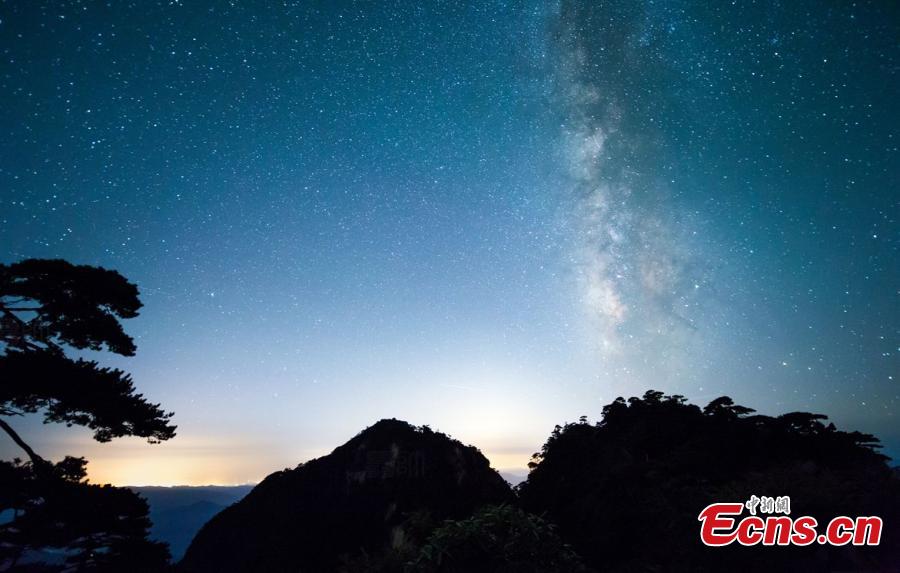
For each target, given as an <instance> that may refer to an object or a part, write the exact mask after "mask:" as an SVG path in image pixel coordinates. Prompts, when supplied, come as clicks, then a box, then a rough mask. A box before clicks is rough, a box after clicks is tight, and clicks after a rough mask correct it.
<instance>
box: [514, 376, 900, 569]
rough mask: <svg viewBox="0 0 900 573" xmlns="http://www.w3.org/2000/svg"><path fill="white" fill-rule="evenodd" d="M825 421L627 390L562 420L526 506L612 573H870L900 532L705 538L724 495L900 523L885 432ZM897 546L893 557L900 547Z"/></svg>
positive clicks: (795, 510) (540, 459)
mask: <svg viewBox="0 0 900 573" xmlns="http://www.w3.org/2000/svg"><path fill="white" fill-rule="evenodd" d="M825 421H826V417H825V416H823V415H820V414H811V413H807V412H792V413H787V414H784V415H781V416H776V417H770V416H762V415H758V414H755V412H754V410H752V409H751V408H747V407H743V406H739V405H736V404H735V403H734V402H733V401H732V400H731V398H728V397H727V396H723V397H721V398H717V399H715V400H713V401H712V402H710V403H709V404H708V405H707V406H706V407H705V408H702V409H701V408H699V407H697V406H695V405H692V404H688V403H687V401H686V400H685V399H684V397H682V396H678V395H673V396H666V395H664V394H663V393H662V392H658V391H652V390H651V391H648V392H647V393H645V394H644V396H643V397H641V398H636V397H634V398H630V399H628V400H627V401H626V400H625V399H623V398H618V399H616V400H615V401H613V402H612V403H610V404H608V405H607V406H605V407H604V408H603V410H602V418H601V420H600V421H599V422H597V423H594V424H591V423H589V422H588V421H587V419H586V418H582V419H581V420H580V421H579V422H577V423H572V424H566V425H564V426H557V427H556V428H555V429H554V431H553V432H552V433H551V435H550V437H549V438H548V440H547V442H546V443H545V444H544V446H543V448H542V449H541V451H540V452H538V453H536V454H535V455H534V458H533V461H532V464H531V467H532V471H531V472H530V474H529V476H528V479H527V481H526V482H524V483H523V484H521V486H520V487H519V489H518V492H519V498H520V502H521V503H522V506H523V507H524V508H525V509H527V510H529V511H532V512H534V513H537V514H540V515H544V516H545V517H546V518H547V519H548V520H550V521H552V522H554V523H556V524H557V525H558V526H559V528H560V535H561V536H562V537H563V538H564V539H566V540H567V541H569V542H570V543H572V546H573V548H574V549H575V551H577V552H578V553H579V554H580V555H582V557H584V559H585V562H586V563H587V564H588V565H589V566H592V567H595V568H597V569H599V570H604V571H635V570H640V571H645V570H646V571H655V570H666V571H719V570H731V571H736V570H740V571H745V570H750V569H754V570H755V569H756V568H763V569H765V568H768V569H769V570H777V571H797V570H836V569H855V570H859V569H865V570H879V569H878V567H879V566H882V565H884V564H887V563H892V562H896V561H892V560H896V559H897V558H898V557H900V556H898V555H897V553H896V551H897V550H896V547H900V539H898V538H897V534H896V532H895V533H893V534H892V535H893V537H891V538H890V539H885V540H883V541H882V546H881V547H875V548H866V551H865V552H858V551H856V550H855V549H853V548H841V547H823V546H816V547H806V548H776V549H778V551H772V550H771V548H745V547H739V548H732V547H728V548H717V549H716V550H709V549H708V548H706V547H704V546H703V545H702V544H701V543H700V541H699V526H698V522H697V516H698V514H699V512H700V510H702V509H703V508H704V507H706V505H708V504H710V503H715V502H743V501H745V500H748V499H749V498H750V497H751V496H752V495H757V496H761V495H767V496H790V498H791V504H792V515H794V514H795V515H812V516H814V517H816V518H817V519H819V520H820V522H825V523H827V521H828V520H830V519H831V518H833V517H836V516H838V515H878V516H881V517H882V518H883V519H884V522H885V523H890V522H892V521H896V520H898V519H900V488H898V482H897V480H896V479H895V478H894V477H893V476H892V472H891V470H890V468H889V467H888V466H887V464H886V463H885V461H886V459H887V458H885V456H883V455H881V454H880V453H878V451H877V448H878V446H879V444H878V440H877V439H876V438H875V437H873V436H871V435H868V434H864V433H860V432H844V431H840V430H838V429H836V428H835V426H834V425H833V424H826V423H825ZM892 552H893V553H892Z"/></svg>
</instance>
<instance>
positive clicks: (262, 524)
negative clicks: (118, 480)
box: [180, 420, 512, 573]
mask: <svg viewBox="0 0 900 573" xmlns="http://www.w3.org/2000/svg"><path fill="white" fill-rule="evenodd" d="M511 499H512V492H511V490H510V488H509V486H508V485H507V484H506V482H505V481H504V480H503V479H502V478H501V477H500V475H499V474H498V473H497V472H496V471H494V470H493V469H491V468H490V465H489V462H488V460H487V458H485V457H484V456H483V455H482V454H481V453H480V452H479V451H478V450H477V449H476V448H474V447H471V446H465V445H463V444H461V443H460V442H458V441H456V440H452V439H450V438H449V437H447V436H446V435H444V434H441V433H437V432H433V431H431V430H430V429H428V428H415V427H413V426H411V425H410V424H407V423H406V422H402V421H398V420H382V421H380V422H378V423H377V424H375V425H374V426H371V427H370V428H367V429H366V430H364V431H363V432H361V433H360V434H358V435H357V436H356V437H354V438H353V439H351V440H350V441H349V442H347V443H346V444H344V445H342V446H340V447H338V448H337V449H335V450H334V451H333V452H332V453H331V454H329V455H327V456H324V457H321V458H317V459H314V460H312V461H310V462H307V463H305V464H301V465H300V466H298V467H297V468H295V469H292V470H285V471H280V472H275V473H273V474H271V475H270V476H268V477H267V478H266V479H265V480H263V482H262V483H260V484H259V485H258V486H257V487H256V488H254V489H253V491H251V492H250V493H249V494H248V495H247V496H246V497H245V498H244V499H243V500H241V501H240V502H238V503H237V504H235V505H233V506H231V507H229V508H228V509H226V510H224V511H223V512H222V513H220V514H218V515H217V516H215V517H214V518H213V519H212V520H210V522H209V523H207V524H206V525H205V526H204V527H203V528H202V529H201V530H200V532H199V533H198V534H197V536H196V537H195V538H194V541H193V542H192V543H191V546H190V547H189V548H188V551H187V553H186V554H185V557H184V559H183V560H182V562H181V564H180V568H181V570H182V571H184V572H186V573H187V572H191V573H194V572H197V573H199V572H207V571H218V572H222V573H227V572H250V571H271V572H280V571H285V572H287V571H290V572H291V573H296V572H298V571H301V572H306V571H310V572H327V571H336V570H338V569H339V568H340V567H343V566H345V565H346V564H348V563H349V564H351V565H350V566H349V568H351V569H352V568H353V567H354V565H353V564H354V563H361V562H366V563H376V562H379V561H380V560H381V561H383V560H390V559H395V560H396V559H398V558H400V557H402V556H403V555H405V554H407V553H408V552H412V551H414V550H415V548H417V547H418V546H419V545H420V544H421V543H422V542H423V540H424V539H425V537H426V536H427V535H428V533H429V532H430V531H431V530H433V529H434V527H436V526H437V525H439V524H440V523H441V521H442V520H444V519H460V518H464V517H467V516H469V515H471V514H472V512H474V511H475V510H476V509H477V508H479V507H481V506H482V505H485V504H492V503H504V502H508V501H510V500H511ZM342 564H343V565H342Z"/></svg>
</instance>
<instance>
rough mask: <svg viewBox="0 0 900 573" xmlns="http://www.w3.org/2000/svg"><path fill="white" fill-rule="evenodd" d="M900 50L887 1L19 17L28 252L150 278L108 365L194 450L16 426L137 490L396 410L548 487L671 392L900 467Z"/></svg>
mask: <svg viewBox="0 0 900 573" xmlns="http://www.w3.org/2000/svg"><path fill="white" fill-rule="evenodd" d="M898 38H900V13H898V11H897V9H896V8H893V7H891V6H889V3H885V2H857V3H850V2H846V3H828V4H822V3H819V2H812V1H796V2H794V1H792V2H782V3H779V2H738V1H736V2H727V3H726V2H715V3H706V2H686V1H679V0H673V1H670V2H656V1H648V0H637V1H636V0H628V1H624V0H622V1H612V2H588V1H570V0H562V1H561V2H543V1H542V2H524V1H515V0H510V1H484V2H466V1H453V2H449V1H448V2H444V1H435V2H404V1H396V2H391V1H385V2H377V3H375V2H345V1H328V2H313V1H308V2H288V1H285V2H249V1H248V2H238V1H234V2H228V3H226V2H199V1H198V2H187V1H185V2H177V1H172V2H159V1H146V2H133V3H127V2H110V3H105V2H75V1H65V2H63V1H60V2H39V1H29V2H24V1H6V2H0V247H2V248H0V260H2V261H3V262H12V261H15V260H19V259H22V258H26V257H42V258H50V257H62V258H65V259H68V260H70V261H72V262H76V263H81V264H92V265H102V266H105V267H108V268H114V269H116V270H118V271H120V272H121V273H123V274H124V275H125V276H127V277H128V278H129V279H131V280H132V281H134V282H136V283H137V284H138V285H139V287H140V289H141V293H142V300H143V301H144V303H145V306H144V308H143V309H142V312H141V316H140V317H138V318H136V319H133V320H130V321H127V322H126V323H125V326H126V329H127V330H128V332H129V333H130V334H132V335H133V336H134V337H135V340H136V342H137V344H138V354H137V356H136V357H133V358H121V357H116V356H102V355H101V356H98V357H97V359H99V360H101V361H102V362H103V363H104V364H107V365H113V366H119V367H122V368H126V369H127V370H129V371H130V372H132V373H133V375H134V378H135V382H136V384H137V385H138V387H139V388H140V390H141V391H142V392H143V393H144V394H145V395H146V396H147V397H148V398H149V399H151V400H153V401H154V402H162V403H163V405H164V406H165V407H166V408H167V409H169V410H174V411H175V413H176V416H175V422H176V423H177V424H178V426H179V435H178V437H176V438H175V439H174V440H171V441H170V442H167V443H164V444H158V445H147V444H146V443H144V442H142V441H140V440H136V439H121V440H117V441H115V442H113V443H110V444H96V443H93V442H91V440H90V434H89V432H88V431H85V430H82V429H77V428H64V427H62V428H60V427H49V426H42V425H41V424H40V421H39V420H37V419H31V420H16V423H17V428H18V429H19V430H20V433H22V434H23V436H24V437H25V438H26V440H28V441H29V442H30V443H31V444H32V445H33V446H34V447H35V448H36V449H37V450H38V452H39V453H42V454H43V455H45V456H47V457H54V458H57V457H61V456H62V455H64V454H76V455H85V456H86V457H88V459H89V460H90V462H91V463H90V465H89V471H90V476H91V478H92V479H93V480H94V481H99V482H110V483H115V484H132V485H139V484H162V485H171V484H206V483H217V484H236V483H248V482H255V481H258V480H260V479H261V478H262V477H264V476H265V475H266V474H268V473H270V472H271V471H274V470H277V469H281V468H283V467H289V466H294V465H296V464H297V463H298V462H301V461H304V460H307V459H310V458H312V457H315V456H319V455H322V454H325V453H327V452H329V451H330V450H331V449H332V448H333V447H335V446H337V445H339V444H340V443H343V442H344V441H345V440H346V439H349V438H350V437H352V436H353V435H354V434H355V433H356V432H358V431H359V430H361V429H362V428H364V427H365V426H367V425H370V424H372V423H373V422H375V421H376V420H378V419H379V418H383V417H397V418H401V419H406V420H408V421H410V422H412V423H414V424H429V425H431V426H432V427H433V428H435V429H439V430H441V431H444V432H447V433H449V434H451V435H452V436H454V437H456V438H459V439H461V440H462V441H464V442H468V443H472V444H474V445H476V446H478V447H480V448H481V449H482V450H483V451H484V453H485V454H486V455H487V456H488V457H489V459H490V460H491V461H492V464H493V465H494V466H495V467H497V468H499V469H501V470H505V471H507V472H510V473H524V471H525V469H524V468H525V464H526V463H527V461H528V458H529V457H530V455H531V453H532V452H535V451H537V450H538V449H539V448H540V445H541V444H542V443H543V441H544V440H545V439H546V437H547V435H548V434H549V432H550V431H551V429H552V428H553V426H554V425H555V424H557V423H563V422H565V421H573V420H575V419H576V418H578V416H580V415H582V414H586V415H588V416H589V417H590V418H591V419H596V418H597V417H598V416H599V413H600V409H601V408H602V406H603V405H604V404H605V403H608V402H610V401H611V400H613V399H614V398H615V397H616V396H619V395H624V396H631V395H639V394H642V393H643V392H644V391H645V390H646V389H648V388H655V389H659V390H663V391H666V392H668V393H680V394H684V395H685V396H687V397H688V398H689V399H690V400H691V401H693V402H695V403H700V404H705V403H706V402H707V401H709V400H711V399H712V398H715V397H717V396H720V395H722V394H728V395H730V396H732V397H734V398H735V400H736V401H737V402H739V403H742V404H745V405H748V406H751V407H754V408H756V409H757V410H759V411H760V412H762V413H766V414H773V415H774V414H779V413H783V412H788V411H794V410H809V411H815V412H821V413H825V414H828V415H829V416H830V417H831V419H832V420H833V421H834V422H835V423H836V424H837V425H838V426H839V427H841V428H844V429H858V430H861V431H867V432H873V433H875V434H876V435H878V436H879V437H880V438H881V439H882V440H883V442H884V443H885V451H886V453H888V454H889V455H892V456H894V457H895V458H896V457H900V424H898V414H900V413H898V407H900V387H898V379H897V378H898V376H900V361H898V344H900V332H898V330H900V305H898V277H900V268H898V233H897V216H898V193H897V186H898V182H900V172H898V160H897V155H898V153H897V152H898V148H897V146H898V142H897V131H898V123H900V122H898V117H900V116H898V113H897V111H896V107H895V100H896V94H897V93H898V88H900V85H898V55H900V54H898V49H897V39H898ZM0 454H2V455H3V456H4V457H10V456H12V455H17V452H15V450H14V446H12V445H11V444H7V443H5V442H4V443H2V444H0Z"/></svg>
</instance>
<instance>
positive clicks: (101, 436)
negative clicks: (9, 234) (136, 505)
mask: <svg viewBox="0 0 900 573" xmlns="http://www.w3.org/2000/svg"><path fill="white" fill-rule="evenodd" d="M140 308H141V302H140V299H139V298H138V289H137V287H136V286H135V285H134V284H132V283H130V282H128V280H127V279H125V277H123V276H122V275H120V274H119V273H117V272H115V271H111V270H107V269H103V268H96V267H91V266H86V265H73V264H71V263H69V262H66V261H63V260H39V259H29V260H25V261H22V262H19V263H14V264H10V265H0V319H2V324H0V327H2V328H0V334H2V338H0V343H2V349H3V351H4V353H3V355H2V356H0V381H2V385H0V416H15V415H21V414H26V413H37V412H41V413H42V414H43V416H44V419H45V421H47V422H61V423H65V424H68V425H73V424H75V425H81V426H87V427H89V428H91V429H92V430H94V438H95V439H97V440H98V441H101V442H103V441H109V440H110V439H111V438H115V437H121V436H139V437H144V438H147V439H148V440H150V441H160V440H166V439H169V438H171V437H173V436H174V435H175V426H173V425H172V424H171V423H170V418H171V417H172V414H171V413H167V412H164V411H163V410H162V409H161V408H160V406H159V405H158V404H153V403H151V402H148V401H147V400H146V399H145V398H144V396H143V395H141V394H138V393H137V392H136V390H135V388H134V384H133V383H132V380H131V377H130V376H129V375H128V374H127V373H125V372H123V371H122V370H119V369H115V368H104V367H101V366H100V365H99V364H98V363H97V362H96V361H93V360H86V359H84V358H81V357H79V358H72V357H70V356H68V355H66V353H65V349H66V348H69V349H74V350H104V349H105V350H108V351H110V352H114V353H116V354H120V355H123V356H132V355H134V352H135V345H134V341H133V340H132V338H131V337H130V336H128V335H127V334H126V333H125V331H124V329H123V328H122V325H121V323H120V322H119V320H120V319H127V318H133V317H135V316H137V314H138V310H139V309H140ZM0 422H2V423H3V429H4V430H6V432H7V433H10V432H11V428H10V427H9V425H8V423H6V422H3V421H2V419H0ZM11 436H12V434H11ZM13 439H16V440H17V443H18V442H20V441H21V438H18V439H17V438H16V437H13ZM20 445H21V444H20ZM26 451H27V450H26ZM29 456H32V461H36V460H35V459H34V457H33V452H29ZM38 463H39V462H38Z"/></svg>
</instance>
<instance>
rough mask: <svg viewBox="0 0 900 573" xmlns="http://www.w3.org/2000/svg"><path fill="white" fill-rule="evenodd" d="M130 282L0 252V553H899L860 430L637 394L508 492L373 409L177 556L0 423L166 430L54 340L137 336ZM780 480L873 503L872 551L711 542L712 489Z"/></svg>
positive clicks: (10, 563) (264, 568) (562, 561)
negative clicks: (877, 533) (7, 447)
mask: <svg viewBox="0 0 900 573" xmlns="http://www.w3.org/2000/svg"><path fill="white" fill-rule="evenodd" d="M140 306H141V304H140V301H139V299H138V291H137V287H135V286H134V285H133V284H131V283H129V282H128V281H127V280H126V279H124V277H122V276H121V275H119V274H118V273H116V272H114V271H108V270H105V269H98V268H94V267H86V266H75V265H72V264H70V263H67V262H65V261H58V260H27V261H23V262H21V263H16V264H12V265H0V321H2V322H0V328H2V331H0V332H2V338H0V343H2V345H0V350H2V355H0V428H2V429H3V430H4V431H5V433H6V434H7V436H8V437H9V438H10V439H11V440H12V441H13V442H14V443H15V444H16V445H17V446H18V447H19V448H20V449H21V450H22V452H23V453H24V455H25V458H26V459H25V461H23V460H21V459H15V460H12V461H2V462H0V571H12V570H15V571H33V572H37V571H40V572H62V571H83V572H114V571H115V572H126V571H127V572H131V571H134V572H144V573H151V572H163V571H178V572H182V573H201V572H215V573H220V572H221V573H228V572H270V571H271V572H291V573H296V572H298V571H300V572H313V573H319V572H342V573H362V572H382V573H401V572H403V573H409V572H427V573H438V572H442V573H451V572H452V573H463V572H465V573H480V572H506V573H564V572H565V573H568V572H589V571H596V572H601V571H614V572H631V571H635V572H638V571H639V572H658V571H659V572H661V571H751V570H752V571H757V570H760V569H764V570H771V571H840V570H852V571H897V570H898V569H897V567H898V565H900V533H898V531H900V528H898V525H897V524H898V523H900V482H898V479H897V475H896V471H892V470H891V468H890V467H889V466H888V464H887V458H886V457H885V456H883V455H881V454H879V453H878V448H879V443H878V440H877V439H876V438H875V437H874V436H871V435H868V434H862V433H859V432H845V431H841V430H838V429H837V428H835V426H834V425H833V424H827V423H826V418H825V416H822V415H818V414H810V413H805V412H794V413H789V414H785V415H782V416H777V417H769V416H763V415H758V414H756V413H755V412H754V410H752V409H750V408H747V407H743V406H739V405H736V404H734V403H733V401H732V400H731V399H730V398H728V397H725V396H723V397H721V398H717V399H716V400H713V401H712V402H710V403H709V404H708V405H707V406H705V407H704V408H702V409H701V408H700V407H698V406H695V405H692V404H689V403H688V402H687V401H686V399H685V398H684V397H682V396H678V395H672V396H669V395H665V394H664V393H662V392H658V391H653V390H651V391H648V392H646V393H645V394H644V395H643V396H642V397H640V398H637V397H634V398H630V399H628V400H624V399H622V398H618V399H616V400H615V401H614V402H612V403H611V404H608V405H606V406H605V407H603V409H602V411H601V412H600V419H599V421H597V422H595V423H590V422H588V419H587V418H586V417H583V418H581V419H580V420H579V421H578V422H575V423H569V424H565V425H563V426H557V427H556V428H555V429H554V430H553V431H552V433H551V434H550V437H549V438H548V440H547V442H546V443H545V444H544V446H543V447H542V449H541V451H540V452H538V453H536V454H535V455H534V457H533V460H532V463H531V464H530V467H531V471H530V473H529V475H528V477H527V479H526V481H525V482H523V483H522V484H520V485H519V486H518V487H516V488H512V487H510V486H509V484H507V483H506V482H505V481H504V480H503V479H502V478H501V477H500V475H499V474H498V473H497V472H496V471H495V470H493V469H492V468H491V467H490V463H489V461H488V460H487V458H485V457H484V455H482V453H481V452H480V451H479V450H478V449H477V448H474V447H472V446H466V445H464V444H462V443H460V442H458V441H456V440H453V439H451V438H450V437H448V436H446V435H445V434H442V433H440V432H436V431H433V430H431V429H430V428H428V427H427V426H423V427H414V426H412V425H410V424H408V423H406V422H402V421H399V420H382V421H380V422H378V423H376V424H374V425H373V426H371V427H369V428H367V429H365V430H363V431H362V432H360V433H359V434H358V435H356V436H355V437H354V438H352V439H351V440H350V441H348V442H347V443H346V444H344V445H342V446H340V447H338V448H336V449H335V450H334V451H333V452H332V453H331V454H329V455H327V456H323V457H321V458H318V459H314V460H311V461H309V462H306V463H303V464H300V465H299V466H297V467H296V468H293V469H286V470H283V471H278V472H275V473H273V474H271V475H270V476H268V477H267V478H266V479H265V480H264V481H263V482H262V483H260V484H259V485H258V486H256V487H255V488H254V489H253V490H252V491H251V492H250V493H249V494H248V495H247V496H246V497H245V498H244V499H242V500H241V501H239V502H238V503H236V504H234V505H232V506H230V507H228V508H227V509H225V510H224V511H222V512H221V513H219V514H218V515H216V516H215V517H213V518H212V519H211V520H210V521H209V522H208V523H207V524H206V525H205V526H204V527H203V528H202V529H201V530H200V532H199V533H198V534H197V536H196V537H195V539H194V541H193V542H192V544H191V546H190V547H189V548H188V550H187V552H186V554H185V557H184V559H183V560H182V561H181V562H180V563H178V564H172V563H170V561H169V557H168V551H167V549H166V546H165V545H164V544H160V543H158V542H155V541H153V540H151V539H150V538H149V534H148V530H149V527H150V521H149V518H148V508H147V504H146V502H145V500H144V499H142V498H141V497H139V496H138V495H137V494H135V493H133V492H132V491H130V490H128V489H124V488H116V487H111V486H98V485H93V484H90V483H88V482H87V480H86V478H85V476H86V472H85V465H86V463H87V462H86V460H84V458H79V457H72V456H69V457H66V458H64V459H63V460H62V461H59V462H51V461H48V460H45V459H44V458H43V457H41V456H40V455H39V454H38V453H37V452H35V451H34V450H33V449H32V448H31V447H30V445H29V444H28V443H27V442H26V441H25V440H23V439H22V437H21V436H20V435H19V434H18V433H17V432H16V431H15V430H14V429H13V427H12V425H11V424H10V423H9V421H10V420H15V419H17V418H18V417H20V416H23V415H26V414H33V415H40V416H43V418H44V420H45V421H46V422H59V423H66V424H69V425H72V424H77V425H82V426H86V427H88V428H90V429H92V430H93V431H94V437H95V439H97V440H99V441H108V440H110V439H112V438H115V437H120V436H128V435H133V436H141V437H144V438H147V439H148V440H149V441H151V442H153V441H160V440H166V439H170V438H172V437H173V436H174V430H175V427H174V426H172V424H171V416H172V415H171V414H170V413H166V412H165V411H163V410H162V409H161V408H160V407H159V405H156V404H152V403H150V402H148V401H147V400H146V399H145V398H144V397H143V396H142V395H140V394H138V393H137V392H136V390H135V387H134V385H133V382H132V380H131V378H130V377H129V376H128V375H127V374H126V373H124V372H122V371H120V370H116V369H108V368H104V367H101V366H100V365H99V364H98V363H97V362H93V361H86V360H83V359H80V358H79V359H76V358H72V357H70V356H69V355H68V354H67V352H66V351H67V350H69V351H72V350H79V349H92V350H108V351H111V352H115V353H118V354H123V355H131V354H133V353H134V351H135V347H134V343H133V341H132V340H131V338H130V337H128V336H127V335H126V334H125V332H124V330H123V329H122V327H121V324H120V322H119V321H120V320H121V319H127V318H131V317H134V316H136V315H137V312H138V310H139V308H140ZM753 495H756V496H771V497H775V496H790V499H791V508H790V509H791V515H793V516H800V515H812V516H814V517H816V518H817V519H818V520H819V522H820V523H823V522H824V523H827V522H828V521H829V520H830V519H831V518H832V517H835V516H838V515H848V516H854V517H855V516H867V515H877V516H880V517H882V518H883V520H884V531H883V535H882V542H881V545H880V546H879V547H855V546H852V545H849V546H844V547H831V546H823V545H818V544H814V545H812V546H809V547H742V546H729V547H724V548H710V547H706V546H704V545H703V544H702V543H701V542H700V539H699V522H698V519H697V518H698V514H699V512H700V511H701V510H702V509H703V508H704V507H705V506H706V505H708V504H710V503H714V502H742V501H744V500H746V499H748V498H750V497H751V496H753Z"/></svg>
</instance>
